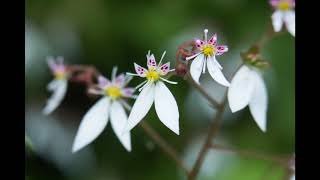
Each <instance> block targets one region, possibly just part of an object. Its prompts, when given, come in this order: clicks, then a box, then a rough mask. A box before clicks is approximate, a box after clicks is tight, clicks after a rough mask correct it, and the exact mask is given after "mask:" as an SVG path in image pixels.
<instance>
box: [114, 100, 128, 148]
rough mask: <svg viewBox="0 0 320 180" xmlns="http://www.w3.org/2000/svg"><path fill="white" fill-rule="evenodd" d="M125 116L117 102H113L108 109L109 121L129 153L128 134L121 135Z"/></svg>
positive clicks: (125, 121)
mask: <svg viewBox="0 0 320 180" xmlns="http://www.w3.org/2000/svg"><path fill="white" fill-rule="evenodd" d="M127 120H128V117H127V114H126V112H125V110H124V109H123V107H122V105H121V104H120V103H119V102H118V101H113V102H112V104H111V108H110V121H111V126H112V129H113V131H114V133H115V134H116V135H117V137H118V139H119V140H120V142H121V144H122V145H123V146H124V147H125V148H126V150H127V151H129V152H130V151H131V138H130V132H127V133H124V134H122V131H123V128H124V127H125V126H126V124H127Z"/></svg>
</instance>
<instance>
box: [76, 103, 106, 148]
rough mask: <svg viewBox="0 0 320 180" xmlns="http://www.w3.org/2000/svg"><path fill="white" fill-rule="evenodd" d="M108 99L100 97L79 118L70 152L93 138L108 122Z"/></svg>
mask: <svg viewBox="0 0 320 180" xmlns="http://www.w3.org/2000/svg"><path fill="white" fill-rule="evenodd" d="M109 106H110V99H109V98H108V97H103V98H101V99H100V100H99V101H98V102H97V103H96V104H94V105H93V106H92V107H91V108H90V109H89V111H88V112H87V113H86V114H85V115H84V117H83V119H82V120H81V123H80V126H79V129H78V132H77V135H76V137H75V140H74V143H73V147H72V152H76V151H78V150H80V149H81V148H83V147H84V146H86V145H88V144H89V143H91V142H92V141H93V140H95V139H96V138H97V137H98V136H99V135H100V134H101V133H102V131H103V130H104V128H105V127H106V125H107V123H108V116H109Z"/></svg>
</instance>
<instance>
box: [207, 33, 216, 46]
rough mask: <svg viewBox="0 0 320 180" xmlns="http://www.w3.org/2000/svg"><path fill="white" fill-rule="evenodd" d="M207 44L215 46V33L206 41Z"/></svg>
mask: <svg viewBox="0 0 320 180" xmlns="http://www.w3.org/2000/svg"><path fill="white" fill-rule="evenodd" d="M208 44H211V45H213V46H215V45H216V44H217V34H214V35H213V36H212V37H211V38H210V39H209V41H208Z"/></svg>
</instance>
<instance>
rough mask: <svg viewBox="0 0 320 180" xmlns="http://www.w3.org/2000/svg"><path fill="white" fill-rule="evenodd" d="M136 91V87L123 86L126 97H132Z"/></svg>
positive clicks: (123, 93)
mask: <svg viewBox="0 0 320 180" xmlns="http://www.w3.org/2000/svg"><path fill="white" fill-rule="evenodd" d="M134 91H135V88H123V89H122V92H121V93H122V95H123V96H124V97H131V96H132V95H133V93H134Z"/></svg>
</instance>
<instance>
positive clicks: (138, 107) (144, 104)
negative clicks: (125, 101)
mask: <svg viewBox="0 0 320 180" xmlns="http://www.w3.org/2000/svg"><path fill="white" fill-rule="evenodd" d="M154 90H155V85H154V83H148V84H146V85H145V86H144V88H143V89H142V91H141V93H140V94H139V96H138V97H137V99H136V101H135V103H134V105H133V107H132V110H131V112H130V115H129V118H128V123H127V125H126V127H125V128H124V132H123V133H126V132H127V131H130V130H131V129H132V128H133V127H135V126H136V125H137V124H138V123H139V122H140V121H141V120H142V118H144V116H146V115H147V113H148V111H149V109H150V108H151V106H152V104H153V101H154Z"/></svg>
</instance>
